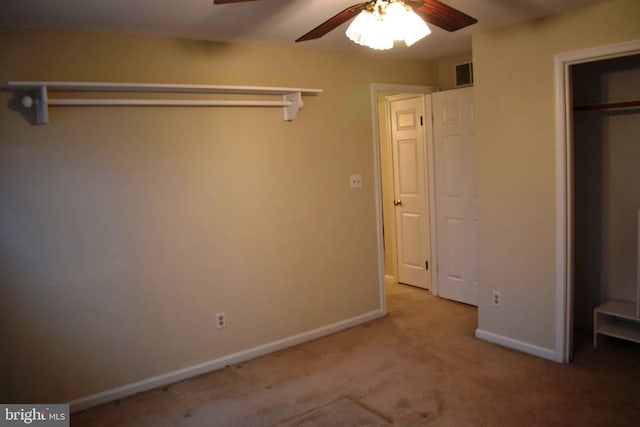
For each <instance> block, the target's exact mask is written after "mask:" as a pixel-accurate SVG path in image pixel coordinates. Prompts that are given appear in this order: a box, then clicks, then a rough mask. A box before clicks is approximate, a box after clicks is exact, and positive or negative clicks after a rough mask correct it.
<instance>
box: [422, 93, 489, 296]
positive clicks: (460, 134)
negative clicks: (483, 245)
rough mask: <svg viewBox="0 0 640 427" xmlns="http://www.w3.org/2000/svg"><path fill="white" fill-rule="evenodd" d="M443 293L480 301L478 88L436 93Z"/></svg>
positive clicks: (440, 292) (438, 229) (438, 227)
mask: <svg viewBox="0 0 640 427" xmlns="http://www.w3.org/2000/svg"><path fill="white" fill-rule="evenodd" d="M431 97H432V98H431V99H432V106H433V132H434V139H433V144H434V155H435V191H436V222H437V224H436V234H437V236H436V237H437V239H436V240H437V242H438V243H437V244H438V249H437V250H438V268H437V271H438V273H437V274H438V296H441V297H443V298H447V299H451V300H454V301H460V302H463V303H466V304H472V305H477V289H478V283H477V277H476V229H477V222H478V214H477V191H476V169H475V165H476V163H475V132H474V126H473V88H470V87H469V88H463V89H455V90H450V91H444V92H436V93H433V94H432V95H431Z"/></svg>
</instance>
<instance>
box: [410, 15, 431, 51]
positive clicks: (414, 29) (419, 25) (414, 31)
mask: <svg viewBox="0 0 640 427" xmlns="http://www.w3.org/2000/svg"><path fill="white" fill-rule="evenodd" d="M404 29H405V31H404V42H405V44H406V45H407V46H411V45H412V44H414V43H415V42H417V41H418V40H421V39H423V38H425V37H426V36H428V35H429V34H431V29H430V28H429V26H428V25H427V23H426V22H424V21H423V20H422V18H420V17H419V16H418V15H416V13H415V12H414V11H413V10H408V11H407V14H406V17H405V20H404Z"/></svg>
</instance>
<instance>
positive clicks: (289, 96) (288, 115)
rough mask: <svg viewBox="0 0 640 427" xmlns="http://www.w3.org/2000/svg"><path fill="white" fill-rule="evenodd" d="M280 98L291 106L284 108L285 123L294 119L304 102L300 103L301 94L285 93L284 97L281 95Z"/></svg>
mask: <svg viewBox="0 0 640 427" xmlns="http://www.w3.org/2000/svg"><path fill="white" fill-rule="evenodd" d="M282 98H283V99H284V101H285V102H290V103H291V105H285V106H284V119H285V120H287V121H291V120H293V119H295V118H296V116H297V115H298V111H300V109H301V108H302V106H303V105H304V102H302V93H300V92H291V93H285V94H284V95H282Z"/></svg>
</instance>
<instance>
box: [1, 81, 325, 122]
mask: <svg viewBox="0 0 640 427" xmlns="http://www.w3.org/2000/svg"><path fill="white" fill-rule="evenodd" d="M7 89H8V90H10V91H13V92H27V93H28V94H26V95H25V96H23V97H22V105H23V106H24V107H25V108H31V107H35V111H36V122H37V123H38V124H46V123H49V113H48V107H49V106H50V105H51V106H185V107H219V106H226V107H282V108H283V111H284V120H293V119H294V118H295V117H296V114H297V113H298V111H299V110H300V109H301V108H302V106H303V105H304V103H303V102H302V95H317V94H319V93H322V89H308V88H289V87H265V86H221V85H191V84H157V83H147V84H140V83H100V82H66V81H9V82H7ZM54 91H57V92H121V93H130V92H133V93H174V94H175V93H185V94H234V95H247V94H248V95H261V96H263V95H281V96H282V100H281V101H275V100H203V99H152V98H143V99H141V98H137V99H134V98H127V99H113V98H105V99H102V98H98V99H89V98H49V93H50V92H54Z"/></svg>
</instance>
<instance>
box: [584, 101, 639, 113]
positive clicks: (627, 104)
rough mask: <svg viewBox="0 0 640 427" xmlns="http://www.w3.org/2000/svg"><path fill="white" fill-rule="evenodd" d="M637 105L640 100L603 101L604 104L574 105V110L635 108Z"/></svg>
mask: <svg viewBox="0 0 640 427" xmlns="http://www.w3.org/2000/svg"><path fill="white" fill-rule="evenodd" d="M635 107H640V101H624V102H609V103H602V104H585V105H576V106H574V107H573V111H594V110H612V109H617V108H635Z"/></svg>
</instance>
